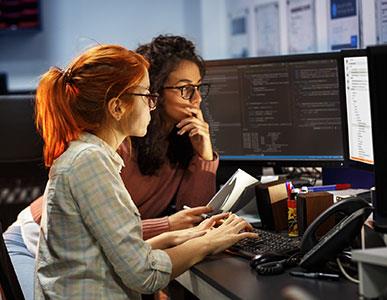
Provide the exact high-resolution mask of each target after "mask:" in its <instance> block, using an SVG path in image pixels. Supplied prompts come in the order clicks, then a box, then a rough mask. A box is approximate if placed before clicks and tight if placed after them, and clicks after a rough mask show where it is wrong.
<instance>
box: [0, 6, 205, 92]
mask: <svg viewBox="0 0 387 300" xmlns="http://www.w3.org/2000/svg"><path fill="white" fill-rule="evenodd" d="M41 5H42V23H43V25H42V31H41V32H37V33H18V32H15V33H8V34H1V35H0V72H1V71H6V72H7V73H8V77H9V78H8V86H9V89H10V90H12V91H17V90H30V89H34V88H35V87H36V84H37V82H38V78H39V75H40V74H42V73H43V72H44V71H46V70H47V69H48V68H49V67H50V66H52V65H57V66H60V67H64V66H65V65H66V64H67V63H68V62H69V60H70V59H71V58H72V57H74V56H75V55H76V54H78V53H80V52H81V51H82V50H83V49H85V48H86V47H87V46H90V45H93V44H96V43H97V42H98V43H118V44H122V45H124V46H127V47H129V48H135V47H136V46H138V44H140V43H144V42H147V41H150V39H151V38H152V37H154V36H155V35H157V34H161V33H172V34H179V35H180V34H181V35H185V36H188V37H189V38H191V39H193V40H194V41H195V42H197V43H198V45H199V46H200V43H201V26H200V25H201V22H200V16H201V12H200V0H163V1H154V0H112V1H106V0H41Z"/></svg>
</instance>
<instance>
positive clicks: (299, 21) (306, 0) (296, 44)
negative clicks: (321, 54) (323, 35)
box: [287, 0, 316, 53]
mask: <svg viewBox="0 0 387 300" xmlns="http://www.w3.org/2000/svg"><path fill="white" fill-rule="evenodd" d="M314 1H315V0H287V28H288V52H289V53H300V52H314V51H316V17H315V5H314Z"/></svg>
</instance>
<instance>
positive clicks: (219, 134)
mask: <svg viewBox="0 0 387 300" xmlns="http://www.w3.org/2000/svg"><path fill="white" fill-rule="evenodd" d="M338 61H339V53H317V54H303V55H289V56H275V57H261V58H245V59H228V60H212V61H206V77H205V80H204V82H208V83H210V84H211V89H210V94H209V96H208V98H207V99H206V100H205V101H203V103H202V109H203V113H204V115H205V118H206V120H207V121H208V122H209V124H210V130H211V138H212V142H213V145H214V148H215V150H216V151H217V152H218V153H219V155H220V159H221V160H222V161H226V162H227V161H238V164H240V163H243V162H248V163H249V164H251V163H254V164H260V165H263V166H264V165H268V166H341V165H342V164H343V161H344V156H343V137H342V128H341V107H340V93H339V80H338Z"/></svg>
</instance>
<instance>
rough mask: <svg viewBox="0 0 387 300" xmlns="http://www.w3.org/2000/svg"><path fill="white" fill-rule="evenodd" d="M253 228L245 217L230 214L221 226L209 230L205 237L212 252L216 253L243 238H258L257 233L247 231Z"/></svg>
mask: <svg viewBox="0 0 387 300" xmlns="http://www.w3.org/2000/svg"><path fill="white" fill-rule="evenodd" d="M251 229H252V226H251V225H250V224H249V223H247V222H246V221H245V220H244V219H242V218H240V217H238V216H236V215H234V214H230V215H229V217H228V218H227V219H225V220H224V222H223V223H222V224H221V225H220V226H219V227H217V228H214V229H212V230H209V231H208V232H207V234H206V235H205V236H203V238H204V239H206V240H207V243H208V245H209V247H210V254H216V253H219V252H222V251H224V250H226V249H227V248H229V247H231V246H232V245H234V244H235V243H236V242H238V241H240V240H241V239H244V238H257V237H258V235H257V234H256V233H253V232H249V231H246V230H251Z"/></svg>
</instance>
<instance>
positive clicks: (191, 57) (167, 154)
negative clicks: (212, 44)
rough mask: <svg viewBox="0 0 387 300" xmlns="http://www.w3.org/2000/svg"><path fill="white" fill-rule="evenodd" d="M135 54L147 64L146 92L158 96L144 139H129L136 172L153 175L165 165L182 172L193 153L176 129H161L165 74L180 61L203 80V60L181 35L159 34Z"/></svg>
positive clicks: (185, 138) (190, 145)
mask: <svg viewBox="0 0 387 300" xmlns="http://www.w3.org/2000/svg"><path fill="white" fill-rule="evenodd" d="M136 52H137V53H140V54H142V55H143V56H144V57H145V58H146V59H147V60H148V61H149V62H150V68H149V79H150V91H151V92H152V93H153V92H157V93H159V94H160V97H159V101H158V105H157V108H156V109H155V110H154V111H152V112H151V114H152V120H151V122H150V124H149V125H148V131H147V134H146V135H145V136H144V137H132V144H133V149H134V151H135V153H137V157H136V159H137V163H138V166H139V169H140V172H141V173H142V174H143V175H154V174H155V173H156V172H157V171H158V170H159V169H160V168H161V167H162V165H163V164H164V163H167V162H169V163H170V164H171V165H172V166H178V167H179V168H184V169H185V168H187V167H188V164H189V162H190V161H191V159H192V157H193V155H194V151H193V148H192V144H191V142H190V140H189V138H188V136H187V135H186V134H185V135H183V136H180V135H178V134H177V131H178V130H177V129H176V128H174V129H173V130H172V131H171V132H165V130H163V129H164V128H166V126H165V124H166V123H165V110H164V98H163V87H164V84H165V82H166V80H167V79H168V76H169V74H170V73H171V72H173V71H174V70H176V68H177V67H178V65H179V63H180V62H181V61H183V60H188V61H191V62H193V63H195V64H196V65H197V66H198V68H199V71H200V75H201V76H202V77H203V76H204V74H205V68H204V61H203V59H202V58H201V57H200V56H199V55H198V54H197V53H196V51H195V45H194V44H193V43H192V42H191V41H189V40H187V39H185V38H184V37H181V36H171V35H159V36H157V37H156V38H154V39H153V40H152V41H151V42H150V43H148V44H144V45H140V46H139V47H138V48H137V49H136Z"/></svg>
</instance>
